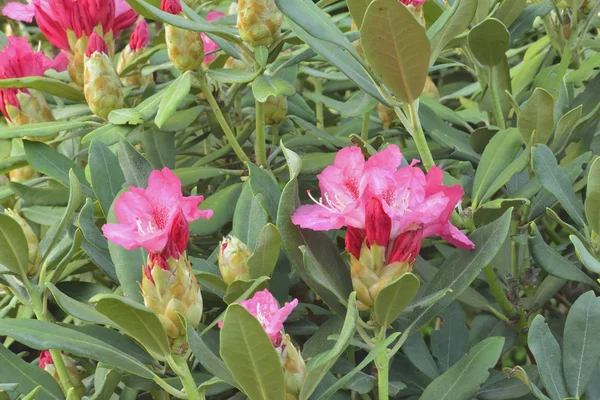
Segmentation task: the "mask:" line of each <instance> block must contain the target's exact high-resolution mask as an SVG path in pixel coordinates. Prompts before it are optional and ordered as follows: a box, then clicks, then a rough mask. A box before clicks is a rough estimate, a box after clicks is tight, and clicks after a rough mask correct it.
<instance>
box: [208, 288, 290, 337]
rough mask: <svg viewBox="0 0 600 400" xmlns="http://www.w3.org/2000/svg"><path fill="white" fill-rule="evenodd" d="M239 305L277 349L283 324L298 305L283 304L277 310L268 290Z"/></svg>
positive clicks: (277, 305)
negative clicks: (254, 320)
mask: <svg viewBox="0 0 600 400" xmlns="http://www.w3.org/2000/svg"><path fill="white" fill-rule="evenodd" d="M240 305H241V306H243V307H244V308H245V309H246V310H248V312H249V313H250V314H252V315H254V316H255V317H256V319H258V321H259V322H260V324H261V325H262V327H263V328H264V329H265V332H266V333H267V336H269V339H271V342H272V343H273V346H275V347H279V346H281V342H282V339H283V336H282V334H281V331H282V330H283V323H284V322H285V320H286V319H287V317H289V316H290V314H291V313H292V311H294V308H296V306H297V305H298V299H294V300H292V301H291V302H289V303H285V304H284V305H283V307H281V308H279V304H277V300H275V297H273V295H272V294H271V292H269V290H268V289H265V290H262V291H260V292H256V293H255V294H254V296H253V297H252V298H251V299H248V300H244V301H241V302H240ZM222 326H223V321H221V322H219V328H221V327H222Z"/></svg>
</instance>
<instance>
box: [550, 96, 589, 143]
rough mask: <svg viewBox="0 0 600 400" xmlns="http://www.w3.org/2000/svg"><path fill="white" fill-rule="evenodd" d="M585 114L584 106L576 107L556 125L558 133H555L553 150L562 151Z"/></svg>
mask: <svg viewBox="0 0 600 400" xmlns="http://www.w3.org/2000/svg"><path fill="white" fill-rule="evenodd" d="M582 112H583V105H580V106H579V107H576V108H574V109H572V110H571V111H569V112H568V113H566V114H565V115H563V116H562V117H561V118H560V119H559V120H558V123H557V124H556V132H554V138H553V139H552V145H551V146H550V148H551V149H552V150H555V151H556V150H557V149H561V148H563V147H564V146H566V145H567V143H568V142H569V138H570V135H571V134H572V133H573V131H574V130H575V128H576V127H577V123H578V122H579V120H580V119H581V115H582Z"/></svg>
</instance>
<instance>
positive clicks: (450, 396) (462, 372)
mask: <svg viewBox="0 0 600 400" xmlns="http://www.w3.org/2000/svg"><path fill="white" fill-rule="evenodd" d="M503 345H504V338H497V337H494V338H489V339H486V340H484V341H482V342H481V343H479V344H477V346H475V347H473V348H472V349H471V351H469V353H468V354H467V355H466V356H464V357H463V358H461V360H460V361H459V362H457V363H456V364H455V365H454V366H452V367H451V368H450V369H449V370H448V371H446V372H444V373H443V374H442V375H440V376H439V377H438V378H436V379H435V380H434V381H433V382H431V384H430V385H429V386H427V388H425V391H424V392H423V395H422V396H421V400H454V399H470V398H472V397H473V396H475V394H476V393H477V392H478V391H479V386H480V385H481V384H483V383H484V382H485V381H486V380H487V378H488V377H489V371H488V370H489V369H490V368H493V367H494V365H496V363H497V362H498V359H499V358H500V353H501V351H502V346H503Z"/></svg>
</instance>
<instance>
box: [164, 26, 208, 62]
mask: <svg viewBox="0 0 600 400" xmlns="http://www.w3.org/2000/svg"><path fill="white" fill-rule="evenodd" d="M165 39H166V42H167V51H168V54H169V60H171V62H172V63H173V66H174V67H175V68H177V69H178V70H180V71H195V70H197V69H198V68H200V66H201V65H202V62H203V61H204V44H203V43H202V38H201V36H200V34H199V33H198V32H194V31H189V30H187V29H181V28H177V27H176V26H172V25H166V27H165Z"/></svg>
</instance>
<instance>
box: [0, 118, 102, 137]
mask: <svg viewBox="0 0 600 400" xmlns="http://www.w3.org/2000/svg"><path fill="white" fill-rule="evenodd" d="M90 125H91V123H90V122H75V121H73V122H67V121H52V122H41V123H39V124H26V125H21V126H3V127H2V128H0V139H14V138H24V137H30V138H43V137H47V136H51V135H54V134H55V133H58V132H61V131H70V130H73V129H77V128H84V127H86V126H90Z"/></svg>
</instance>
